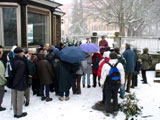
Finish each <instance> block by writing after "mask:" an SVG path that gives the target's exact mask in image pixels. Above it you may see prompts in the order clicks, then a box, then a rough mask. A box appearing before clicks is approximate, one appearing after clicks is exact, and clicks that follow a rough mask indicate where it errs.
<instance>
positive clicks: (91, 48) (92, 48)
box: [79, 43, 100, 53]
mask: <svg viewBox="0 0 160 120" xmlns="http://www.w3.org/2000/svg"><path fill="white" fill-rule="evenodd" d="M79 47H80V48H81V49H82V50H83V51H85V52H87V53H94V52H97V51H99V49H100V47H99V46H98V45H97V44H95V43H85V44H82V45H80V46H79Z"/></svg>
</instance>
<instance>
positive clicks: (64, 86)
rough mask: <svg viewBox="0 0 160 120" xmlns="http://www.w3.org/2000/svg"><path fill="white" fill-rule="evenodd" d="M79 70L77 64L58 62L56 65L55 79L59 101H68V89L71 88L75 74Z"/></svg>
mask: <svg viewBox="0 0 160 120" xmlns="http://www.w3.org/2000/svg"><path fill="white" fill-rule="evenodd" d="M78 69H79V65H78V64H71V63H68V62H64V61H60V62H59V63H58V64H57V71H56V74H57V79H58V85H59V96H60V97H59V100H61V101H63V100H64V93H65V100H69V89H70V88H71V87H72V85H73V83H74V80H75V73H76V71H77V70H78Z"/></svg>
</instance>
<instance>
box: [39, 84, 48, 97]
mask: <svg viewBox="0 0 160 120" xmlns="http://www.w3.org/2000/svg"><path fill="white" fill-rule="evenodd" d="M44 88H45V93H46V97H49V88H50V85H41V87H40V94H41V96H44Z"/></svg>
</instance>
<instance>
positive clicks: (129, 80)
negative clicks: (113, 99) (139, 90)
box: [125, 73, 133, 92]
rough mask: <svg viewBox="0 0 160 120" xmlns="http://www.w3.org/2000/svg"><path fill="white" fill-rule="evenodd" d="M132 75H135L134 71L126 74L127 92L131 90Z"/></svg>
mask: <svg viewBox="0 0 160 120" xmlns="http://www.w3.org/2000/svg"><path fill="white" fill-rule="evenodd" d="M132 75H133V73H126V74H125V84H126V83H127V89H126V91H127V92H130V87H131V81H132Z"/></svg>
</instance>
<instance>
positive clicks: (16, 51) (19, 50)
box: [14, 47, 24, 53]
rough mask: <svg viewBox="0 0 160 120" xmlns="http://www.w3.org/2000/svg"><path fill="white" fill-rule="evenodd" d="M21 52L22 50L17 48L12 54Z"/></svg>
mask: <svg viewBox="0 0 160 120" xmlns="http://www.w3.org/2000/svg"><path fill="white" fill-rule="evenodd" d="M21 52H24V51H23V49H22V48H20V47H17V48H16V49H15V50H14V53H21Z"/></svg>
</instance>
